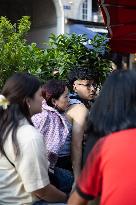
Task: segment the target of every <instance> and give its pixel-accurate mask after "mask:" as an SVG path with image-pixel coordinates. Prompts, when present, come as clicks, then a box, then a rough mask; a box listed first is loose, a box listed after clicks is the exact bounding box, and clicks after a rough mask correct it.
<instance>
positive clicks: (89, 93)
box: [73, 80, 97, 100]
mask: <svg viewBox="0 0 136 205" xmlns="http://www.w3.org/2000/svg"><path fill="white" fill-rule="evenodd" d="M73 89H74V91H75V92H76V93H77V94H78V95H79V97H80V98H82V99H85V100H92V99H94V98H95V95H96V90H97V87H96V84H95V83H94V80H76V81H75V82H74V85H73Z"/></svg>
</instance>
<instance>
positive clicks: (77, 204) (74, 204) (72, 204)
mask: <svg viewBox="0 0 136 205" xmlns="http://www.w3.org/2000/svg"><path fill="white" fill-rule="evenodd" d="M87 203H88V201H87V200H85V199H83V198H82V197H80V196H79V194H78V193H77V192H76V191H74V192H73V194H72V195H71V196H70V198H69V200H68V205H87Z"/></svg>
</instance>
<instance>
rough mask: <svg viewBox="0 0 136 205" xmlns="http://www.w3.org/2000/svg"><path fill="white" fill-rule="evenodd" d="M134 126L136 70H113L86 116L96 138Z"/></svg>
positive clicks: (135, 114) (135, 117) (91, 132)
mask: <svg viewBox="0 0 136 205" xmlns="http://www.w3.org/2000/svg"><path fill="white" fill-rule="evenodd" d="M135 127H136V71H134V70H115V71H113V73H112V74H110V76H109V77H108V79H107V80H106V82H105V83H104V85H103V88H102V90H101V92H100V95H99V97H98V98H97V99H96V101H95V103H94V106H93V108H92V109H91V111H90V115H89V118H88V136H89V134H90V135H92V136H95V137H96V138H100V137H103V136H105V135H108V134H110V133H112V132H116V131H119V130H124V129H128V128H135Z"/></svg>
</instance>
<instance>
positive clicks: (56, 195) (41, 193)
mask: <svg viewBox="0 0 136 205" xmlns="http://www.w3.org/2000/svg"><path fill="white" fill-rule="evenodd" d="M33 194H34V195H36V196H37V197H38V198H40V199H43V200H45V201H47V202H66V200H67V195H66V194H65V193H63V192H62V191H60V190H59V189H57V188H56V187H55V186H53V185H51V184H48V185H47V186H46V187H44V188H42V189H39V190H36V191H34V192H33Z"/></svg>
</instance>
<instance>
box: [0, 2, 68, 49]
mask: <svg viewBox="0 0 136 205" xmlns="http://www.w3.org/2000/svg"><path fill="white" fill-rule="evenodd" d="M0 5H1V6H0V16H6V17H7V18H8V19H10V20H11V22H17V20H19V19H20V18H21V17H22V16H30V17H31V22H32V25H31V30H30V32H29V34H28V41H29V42H36V43H37V45H38V46H39V47H43V42H44V41H47V40H48V37H49V35H50V34H51V33H55V34H57V33H59V32H60V33H62V32H63V25H62V23H63V24H64V22H63V18H62V17H63V14H62V9H60V8H61V4H60V1H58V3H56V1H55V0H40V1H37V0H12V1H11V0H0Z"/></svg>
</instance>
